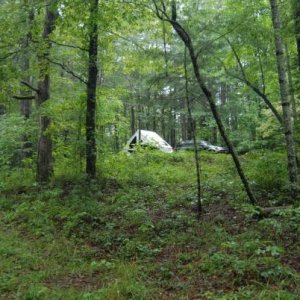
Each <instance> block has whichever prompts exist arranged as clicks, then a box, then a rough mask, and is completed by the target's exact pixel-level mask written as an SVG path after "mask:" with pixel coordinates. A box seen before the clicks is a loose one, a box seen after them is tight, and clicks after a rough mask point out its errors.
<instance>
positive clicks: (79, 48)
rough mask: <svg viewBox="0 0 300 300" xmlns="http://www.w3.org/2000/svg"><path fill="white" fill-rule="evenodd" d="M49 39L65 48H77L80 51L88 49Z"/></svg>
mask: <svg viewBox="0 0 300 300" xmlns="http://www.w3.org/2000/svg"><path fill="white" fill-rule="evenodd" d="M49 41H50V42H51V43H53V44H55V45H58V46H62V47H67V48H73V49H78V50H81V51H85V52H88V49H86V48H83V47H80V46H75V45H69V44H62V43H59V42H56V41H54V40H49Z"/></svg>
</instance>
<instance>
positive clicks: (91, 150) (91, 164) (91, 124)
mask: <svg viewBox="0 0 300 300" xmlns="http://www.w3.org/2000/svg"><path fill="white" fill-rule="evenodd" d="M98 5H99V0H91V1H90V20H89V26H90V28H89V48H88V53H89V65H88V81H87V100H86V174H87V176H88V178H90V179H93V178H95V177H96V158H97V155H96V151H97V149H96V134H95V129H96V125H95V120H96V91H97V76H98V67H97V61H98V25H97V23H98V22H97V17H98Z"/></svg>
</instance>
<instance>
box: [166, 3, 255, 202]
mask: <svg viewBox="0 0 300 300" xmlns="http://www.w3.org/2000/svg"><path fill="white" fill-rule="evenodd" d="M169 21H170V23H171V24H172V26H173V28H174V30H175V31H176V32H177V34H178V36H179V37H180V38H181V39H182V41H183V42H184V43H185V46H186V47H187V49H188V50H189V54H190V58H191V61H192V65H193V69H194V73H195V77H196V80H197V82H198V85H199V87H200V88H201V90H202V92H203V93H204V95H205V96H206V99H207V101H208V104H209V106H210V109H211V112H212V114H213V116H214V119H215V121H216V123H217V126H218V128H219V131H220V134H221V136H222V138H223V140H224V142H225V144H226V146H227V147H228V149H229V151H230V153H231V155H232V158H233V161H234V163H235V166H236V169H237V172H238V174H239V176H240V179H241V181H242V183H243V185H244V188H245V191H246V193H247V195H248V197H249V200H250V202H251V203H252V204H256V199H255V196H254V194H253V192H252V190H251V188H250V185H249V182H248V180H247V178H246V176H245V174H244V171H243V169H242V166H241V163H240V160H239V158H238V155H237V153H236V151H235V149H234V147H233V144H232V143H231V141H230V139H229V137H228V136H227V134H226V132H225V128H224V125H223V122H222V120H221V118H220V115H219V112H218V110H217V106H216V104H215V101H214V99H213V96H212V94H211V92H210V90H209V89H208V88H207V86H206V83H205V82H204V80H203V78H202V76H201V75H200V68H199V65H198V60H197V56H196V54H195V50H194V46H193V43H192V40H191V38H190V36H189V35H188V33H187V32H186V31H185V30H184V28H183V27H182V26H181V25H180V24H179V23H178V22H177V20H176V3H175V0H173V1H172V19H171V20H169Z"/></svg>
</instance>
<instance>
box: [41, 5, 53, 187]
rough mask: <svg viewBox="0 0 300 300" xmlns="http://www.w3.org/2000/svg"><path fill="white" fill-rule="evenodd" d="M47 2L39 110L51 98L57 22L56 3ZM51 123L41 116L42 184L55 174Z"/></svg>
mask: <svg viewBox="0 0 300 300" xmlns="http://www.w3.org/2000/svg"><path fill="white" fill-rule="evenodd" d="M45 2H46V4H47V6H46V13H45V21H44V30H43V35H42V47H41V49H42V50H41V52H40V53H39V55H38V61H39V80H38V90H37V106H38V108H39V109H40V108H41V106H42V105H43V104H44V103H45V102H46V101H47V100H48V99H49V96H50V95H49V91H50V75H49V71H50V65H49V60H48V57H49V54H50V48H51V42H50V40H49V36H50V34H51V33H52V32H53V31H54V25H55V20H56V18H57V11H56V7H55V2H56V1H55V0H52V2H51V3H50V4H49V3H48V1H45ZM50 123H51V119H50V118H49V117H48V116H45V115H41V114H39V124H40V136H39V141H38V160H37V180H38V182H40V183H42V182H47V181H48V180H49V178H50V177H51V175H52V173H53V165H52V160H53V159H52V140H51V136H50V135H49V132H47V130H48V128H49V126H50Z"/></svg>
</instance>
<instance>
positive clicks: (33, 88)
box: [21, 80, 40, 94]
mask: <svg viewBox="0 0 300 300" xmlns="http://www.w3.org/2000/svg"><path fill="white" fill-rule="evenodd" d="M21 83H22V84H24V85H25V86H27V87H28V88H30V89H31V90H33V91H34V92H36V93H37V94H38V93H39V92H40V91H39V89H38V88H35V87H33V86H32V85H31V84H30V83H28V82H26V81H23V80H22V81H21Z"/></svg>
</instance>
